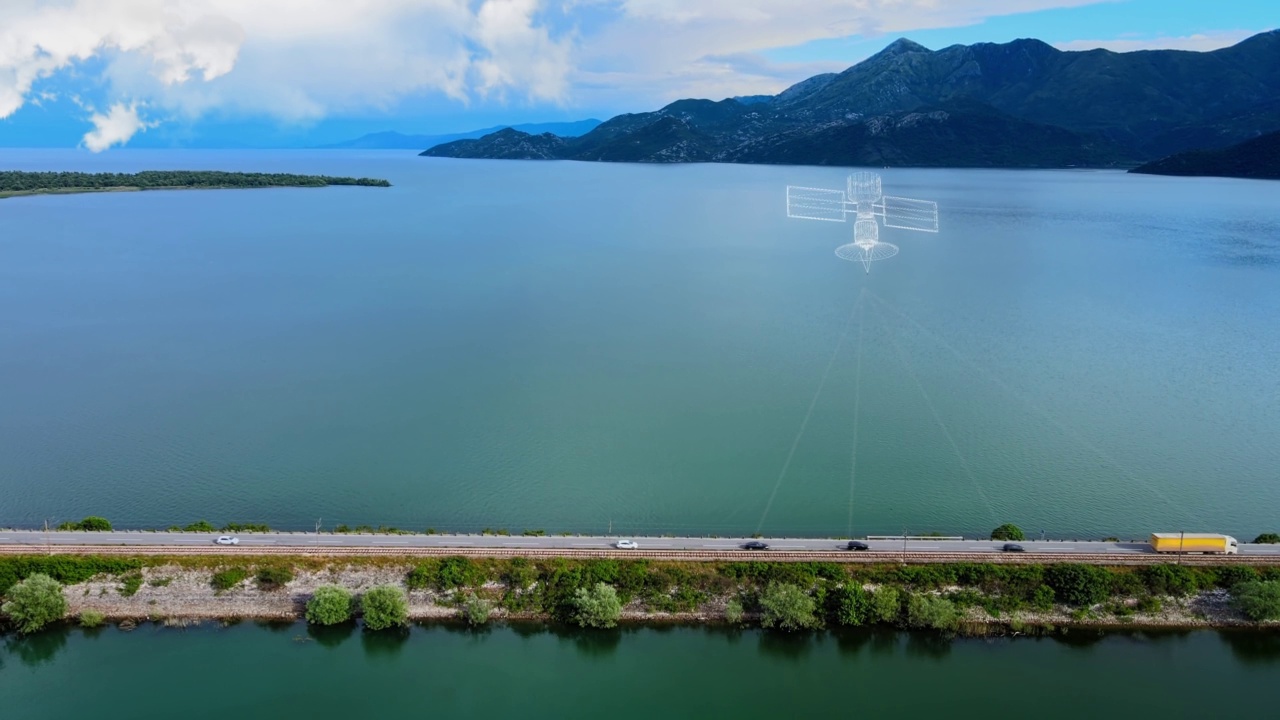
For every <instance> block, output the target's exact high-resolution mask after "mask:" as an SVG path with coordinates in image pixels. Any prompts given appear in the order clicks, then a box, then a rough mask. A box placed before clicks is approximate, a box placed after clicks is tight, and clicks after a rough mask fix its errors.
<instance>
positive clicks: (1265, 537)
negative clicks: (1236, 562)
mask: <svg viewBox="0 0 1280 720" xmlns="http://www.w3.org/2000/svg"><path fill="white" fill-rule="evenodd" d="M1253 541H1254V542H1255V543H1257V544H1259V545H1276V544H1280V533H1262V534H1261V535H1259V536H1258V537H1256V538H1254V539H1253Z"/></svg>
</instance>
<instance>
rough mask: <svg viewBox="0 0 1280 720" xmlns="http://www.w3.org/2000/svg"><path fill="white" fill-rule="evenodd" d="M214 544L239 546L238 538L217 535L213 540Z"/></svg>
mask: <svg viewBox="0 0 1280 720" xmlns="http://www.w3.org/2000/svg"><path fill="white" fill-rule="evenodd" d="M214 542H215V543H217V544H219V545H239V544H240V538H238V537H232V536H231V535H219V536H218V537H217V538H214Z"/></svg>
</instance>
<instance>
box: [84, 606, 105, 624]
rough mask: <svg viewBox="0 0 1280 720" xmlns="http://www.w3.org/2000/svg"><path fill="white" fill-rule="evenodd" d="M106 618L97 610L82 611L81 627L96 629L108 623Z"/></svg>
mask: <svg viewBox="0 0 1280 720" xmlns="http://www.w3.org/2000/svg"><path fill="white" fill-rule="evenodd" d="M106 619H107V618H106V616H105V615H103V614H102V613H100V612H98V611H97V610H81V611H80V627H82V628H96V627H98V626H99V625H101V624H102V623H103V622H104V621H106Z"/></svg>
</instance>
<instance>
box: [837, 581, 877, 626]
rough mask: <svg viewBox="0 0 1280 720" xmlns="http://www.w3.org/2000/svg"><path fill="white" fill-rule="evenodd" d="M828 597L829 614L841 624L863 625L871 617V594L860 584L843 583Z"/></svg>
mask: <svg viewBox="0 0 1280 720" xmlns="http://www.w3.org/2000/svg"><path fill="white" fill-rule="evenodd" d="M828 597H829V598H830V602H831V609H832V613H831V614H832V615H833V616H835V619H836V622H838V623H840V624H841V625H865V624H866V623H867V622H869V621H870V620H871V619H872V607H871V595H870V593H868V592H867V591H866V590H863V589H862V586H861V585H843V586H841V587H838V588H836V589H835V590H832V591H831V594H830V595H828Z"/></svg>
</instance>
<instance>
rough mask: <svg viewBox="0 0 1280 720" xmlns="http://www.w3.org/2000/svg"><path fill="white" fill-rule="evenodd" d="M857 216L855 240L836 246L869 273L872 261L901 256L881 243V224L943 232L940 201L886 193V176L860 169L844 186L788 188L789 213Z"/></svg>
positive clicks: (809, 217) (829, 218) (808, 217)
mask: <svg viewBox="0 0 1280 720" xmlns="http://www.w3.org/2000/svg"><path fill="white" fill-rule="evenodd" d="M851 213H852V214H853V216H854V221H853V242H851V243H848V244H846V245H841V246H840V247H838V248H836V257H838V258H840V259H841V260H848V261H850V262H860V263H862V266H863V267H864V268H865V269H866V271H867V272H868V273H869V272H871V263H872V262H874V261H876V260H886V259H888V258H891V257H893V256H894V255H897V254H898V246H897V245H894V244H893V243H887V242H881V241H880V224H879V222H877V221H876V218H880V221H881V222H883V223H884V226H885V227H887V228H897V229H900V230H916V231H919V232H931V233H936V232H938V203H936V202H933V201H932V200H913V199H911V198H904V197H894V196H892V195H885V194H884V193H883V192H881V190H880V175H879V174H877V173H873V172H856V173H853V174H852V175H850V176H849V179H848V181H847V183H846V188H845V189H844V190H825V189H822V188H810V187H800V186H798V185H788V186H787V217H791V218H799V219H801V220H825V221H827V222H845V221H846V220H847V219H848V217H849V215H850V214H851Z"/></svg>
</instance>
